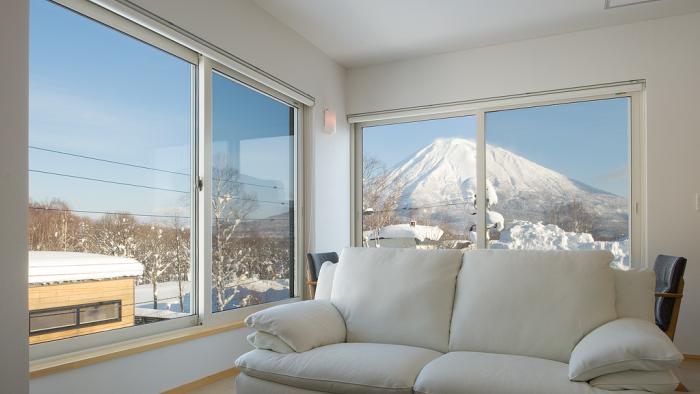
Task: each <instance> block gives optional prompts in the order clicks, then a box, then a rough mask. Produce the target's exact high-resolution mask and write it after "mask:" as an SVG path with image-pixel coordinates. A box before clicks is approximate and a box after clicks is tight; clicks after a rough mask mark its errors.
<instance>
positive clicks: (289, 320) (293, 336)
mask: <svg viewBox="0 0 700 394" xmlns="http://www.w3.org/2000/svg"><path fill="white" fill-rule="evenodd" d="M245 324H246V325H247V326H248V327H250V328H252V329H255V330H257V331H259V332H263V333H265V334H266V335H265V337H266V338H267V339H269V336H268V335H267V334H269V335H272V336H274V337H276V338H279V340H281V341H282V342H284V343H285V344H286V345H287V346H289V348H291V349H293V350H294V351H295V352H299V353H301V352H305V351H307V350H311V349H313V348H316V347H319V346H325V345H330V344H334V343H340V342H345V335H346V330H345V320H344V319H343V317H342V316H341V314H340V312H338V310H337V309H336V308H335V306H333V304H331V303H330V302H329V301H327V300H309V301H300V302H294V303H290V304H283V305H277V306H274V307H272V308H268V309H264V310H262V311H259V312H256V313H253V314H252V315H250V316H248V317H246V319H245ZM250 342H251V343H252V344H253V346H256V347H257V345H256V343H255V342H256V341H250ZM258 342H262V341H258ZM264 342H270V341H269V340H268V341H264ZM276 348H279V346H277V347H276ZM267 349H268V350H273V351H274V350H275V349H270V348H267Z"/></svg>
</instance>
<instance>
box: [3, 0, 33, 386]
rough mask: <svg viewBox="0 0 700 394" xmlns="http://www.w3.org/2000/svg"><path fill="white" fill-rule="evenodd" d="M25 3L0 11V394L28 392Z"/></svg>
mask: <svg viewBox="0 0 700 394" xmlns="http://www.w3.org/2000/svg"><path fill="white" fill-rule="evenodd" d="M27 28H28V2H27V0H10V1H4V2H3V3H2V10H1V11H0V54H1V55H0V207H2V211H0V251H1V252H0V300H2V302H0V316H2V323H0V391H2V392H7V393H17V394H21V393H26V392H28V389H29V386H28V381H29V377H28V374H27V231H26V228H27V149H28V148H27V141H28V140H27V122H28V115H27V100H28V87H29V84H28V82H27V81H28V80H27V70H28V69H27V56H28V52H27V49H28V47H27V42H28V38H29V36H28V30H27Z"/></svg>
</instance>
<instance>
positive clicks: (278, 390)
mask: <svg viewBox="0 0 700 394" xmlns="http://www.w3.org/2000/svg"><path fill="white" fill-rule="evenodd" d="M261 393H265V394H323V391H313V390H304V389H300V388H297V387H291V386H287V385H284V384H279V383H275V382H270V381H268V380H262V379H258V378H253V377H251V376H248V375H246V374H244V373H239V374H238V376H236V394H261Z"/></svg>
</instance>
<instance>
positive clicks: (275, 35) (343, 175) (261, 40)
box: [135, 0, 350, 250]
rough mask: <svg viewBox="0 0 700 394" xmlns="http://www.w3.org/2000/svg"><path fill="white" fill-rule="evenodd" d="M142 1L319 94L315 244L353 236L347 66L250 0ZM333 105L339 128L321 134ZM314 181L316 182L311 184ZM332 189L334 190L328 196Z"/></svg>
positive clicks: (332, 245)
mask: <svg viewBox="0 0 700 394" xmlns="http://www.w3.org/2000/svg"><path fill="white" fill-rule="evenodd" d="M135 2H136V3H138V4H139V5H141V6H142V7H144V8H146V9H148V10H149V11H151V12H153V13H155V14H157V15H158V16H160V17H162V18H165V19H167V20H169V21H171V22H173V23H175V24H177V25H178V26H180V27H182V28H184V29H186V30H188V31H190V32H192V33H194V34H196V35H198V36H200V37H202V38H204V39H206V40H208V41H209V42H211V43H213V44H216V45H217V46H220V47H221V48H223V49H225V50H227V51H229V52H231V53H233V54H235V55H236V56H239V57H241V58H243V59H245V60H246V61H248V62H250V63H252V64H254V65H255V66H257V67H260V68H262V69H263V70H265V71H267V72H269V73H271V74H273V75H275V76H276V77H278V78H280V79H282V80H284V81H286V82H288V83H291V84H292V85H294V86H296V87H297V88H299V89H302V90H304V91H305V92H307V93H309V94H311V95H312V96H314V97H315V98H316V105H315V106H314V108H313V113H312V117H313V133H312V136H311V137H312V141H313V151H314V153H315V157H314V158H313V162H312V163H313V168H314V169H315V172H316V174H315V177H314V179H313V180H312V182H313V183H315V184H316V185H317V186H318V187H314V188H313V189H311V190H314V191H315V195H314V196H313V197H314V199H315V202H314V204H313V206H314V211H313V212H312V214H313V218H314V220H315V223H316V226H314V227H315V230H316V232H315V236H316V239H315V240H314V241H315V244H314V245H313V248H312V249H313V250H338V249H339V248H341V247H343V246H346V245H347V244H348V243H349V239H350V229H349V220H350V210H349V201H350V193H349V189H350V183H349V181H348V174H349V173H350V166H349V141H350V140H349V132H348V130H349V129H348V126H347V123H346V122H345V121H344V119H345V95H344V82H345V69H344V68H342V67H340V66H339V65H337V64H336V63H335V62H333V61H332V60H331V59H330V58H328V57H327V56H326V55H324V54H323V53H322V52H321V51H320V50H319V49H318V48H316V47H314V46H313V45H312V44H310V43H309V42H308V41H306V40H305V39H303V38H302V37H301V36H299V35H298V34H297V33H295V32H294V31H293V30H291V29H289V28H287V27H286V26H284V25H282V24H281V23H279V22H278V21H277V20H276V19H274V18H273V17H272V16H271V15H269V14H268V13H266V12H265V11H263V10H262V9H261V8H259V7H258V6H256V5H255V4H252V3H251V2H250V1H249V0H236V1H230V0H208V1H207V2H206V6H203V4H202V3H201V2H196V1H189V0H168V1H166V0H137V1H135ZM324 108H331V109H335V110H336V112H337V119H338V131H337V133H336V134H334V135H332V136H328V135H326V134H323V133H322V132H321V130H322V129H323V110H324ZM312 187H313V185H312ZM329 191H332V193H330V195H331V196H332V197H331V198H329V197H328V196H329Z"/></svg>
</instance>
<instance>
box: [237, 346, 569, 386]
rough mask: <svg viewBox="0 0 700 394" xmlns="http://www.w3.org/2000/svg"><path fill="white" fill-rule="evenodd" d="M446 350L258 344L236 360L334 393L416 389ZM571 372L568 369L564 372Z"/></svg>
mask: <svg viewBox="0 0 700 394" xmlns="http://www.w3.org/2000/svg"><path fill="white" fill-rule="evenodd" d="M441 354H442V353H439V352H436V351H434V350H429V349H424V348H416V347H410V346H403V345H386V344H375V343H338V344H334V345H328V346H322V347H318V348H315V349H312V350H309V351H307V352H304V353H290V354H281V353H275V352H271V351H268V350H259V349H256V350H253V351H251V352H248V353H246V354H244V355H243V356H241V357H240V358H238V360H236V366H237V367H238V368H240V369H241V371H242V372H243V373H245V374H246V375H248V376H252V377H254V378H258V379H263V380H268V381H272V382H275V383H280V384H284V385H288V386H292V387H297V388H301V389H306V390H315V391H324V392H329V393H358V394H360V393H368V394H373V393H395V394H396V393H412V392H413V391H412V390H413V384H414V382H415V381H416V377H417V376H418V373H419V372H420V371H421V369H422V368H423V367H424V366H425V365H426V364H427V363H429V362H430V361H432V360H434V359H435V358H437V357H439V356H440V355H441ZM564 376H566V373H564Z"/></svg>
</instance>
